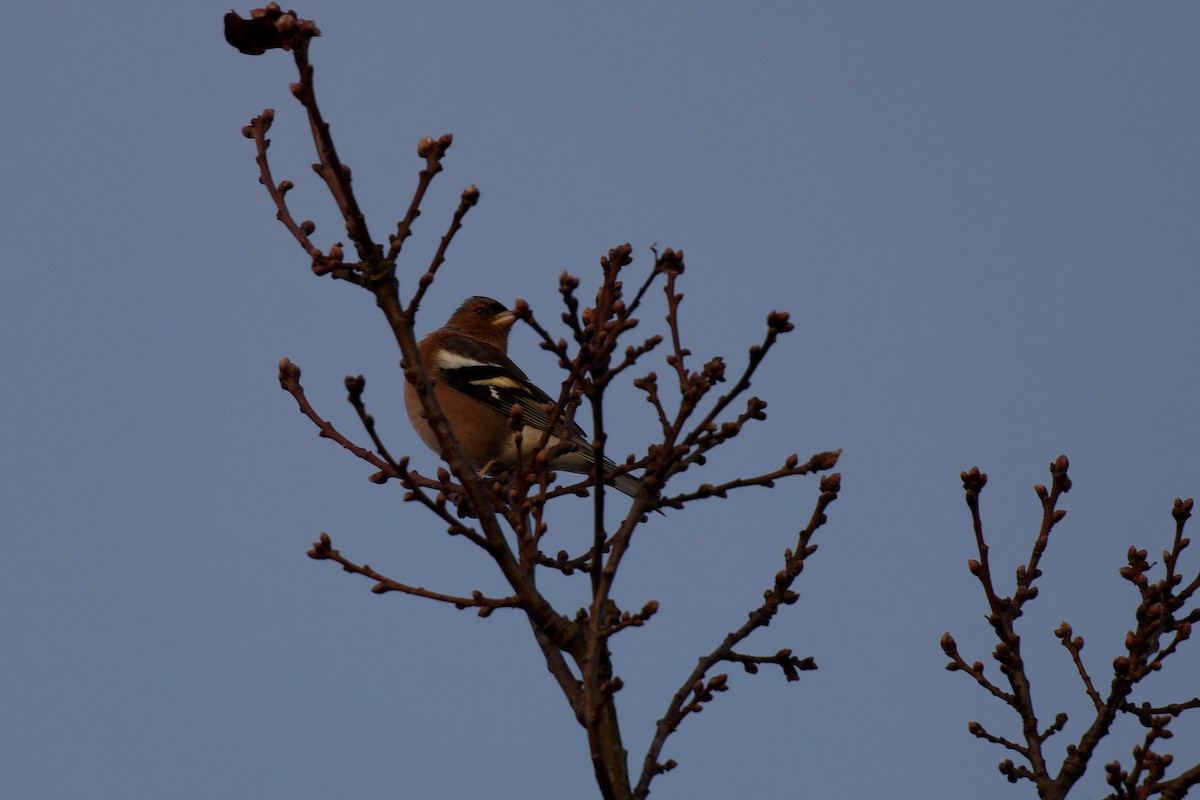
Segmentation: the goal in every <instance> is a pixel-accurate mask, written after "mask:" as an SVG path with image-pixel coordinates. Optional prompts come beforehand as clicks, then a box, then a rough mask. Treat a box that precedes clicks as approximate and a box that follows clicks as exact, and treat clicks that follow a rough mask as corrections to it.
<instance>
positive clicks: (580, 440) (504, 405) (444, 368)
mask: <svg viewBox="0 0 1200 800" xmlns="http://www.w3.org/2000/svg"><path fill="white" fill-rule="evenodd" d="M516 321H517V317H516V315H515V314H513V312H511V311H509V310H508V309H507V308H505V307H504V305H503V304H501V303H499V302H497V301H495V300H493V299H491V298H490V297H471V298H468V299H467V300H466V302H464V303H463V304H462V305H461V306H459V307H458V310H457V311H455V312H454V314H452V315H451V317H450V319H449V321H447V322H446V324H445V325H444V326H442V328H441V329H440V330H436V331H434V332H433V333H430V334H429V335H427V336H426V337H425V338H424V339H422V340H421V342H420V344H419V345H418V348H419V349H420V352H421V360H422V361H424V362H425V369H426V370H428V371H429V376H430V378H432V379H433V381H434V394H435V395H436V396H437V399H438V403H439V404H440V405H441V407H442V413H444V414H445V415H446V419H447V421H449V423H450V427H451V428H452V429H453V430H454V436H455V438H456V439H458V444H459V446H460V447H461V448H462V451H463V455H465V456H466V457H467V460H468V461H470V462H471V466H472V467H474V468H475V469H477V470H479V471H480V474H487V473H494V472H503V471H504V470H506V469H509V468H511V467H513V466H514V465H515V464H516V461H517V449H516V444H515V442H514V437H513V431H512V428H511V426H510V424H509V414H510V412H511V411H512V407H513V406H514V405H518V404H519V405H520V406H521V419H522V422H523V423H524V431H523V432H522V437H523V439H522V442H523V444H522V449H523V454H522V458H525V459H530V458H532V455H533V450H534V448H535V447H536V446H537V444H538V442H540V441H541V438H542V433H543V432H544V431H545V430H546V428H547V427H548V425H549V424H550V422H549V419H548V416H547V413H546V404H547V403H552V402H554V401H553V400H552V399H551V397H550V396H549V395H548V394H546V393H545V392H543V391H542V390H541V389H539V388H538V387H537V386H534V385H533V383H531V382H530V380H529V378H528V377H526V375H525V373H524V372H522V371H521V369H520V367H518V366H517V365H516V364H514V363H513V362H512V361H511V360H510V359H509V357H508V332H509V329H510V328H512V326H513V323H515V322H516ZM404 406H405V408H406V409H407V410H408V419H409V422H411V423H412V426H413V428H414V429H415V430H416V432H417V434H418V435H419V436H420V437H421V441H423V442H424V443H425V444H426V445H427V446H428V447H429V448H430V449H431V450H433V451H434V452H435V453H440V452H441V448H440V447H439V446H438V443H437V437H435V436H434V435H433V429H432V428H430V427H429V422H428V421H427V420H426V419H425V410H424V409H423V408H421V400H420V398H419V397H418V396H417V390H416V388H414V387H413V385H412V384H411V383H408V382H406V383H405V384H404ZM561 431H562V428H561V423H560V427H559V428H558V431H557V433H560V434H561ZM559 441H560V437H559V436H551V437H550V438H549V440H548V442H547V446H548V447H552V446H554V445H555V444H558V443H559ZM571 441H572V442H573V443H574V444H575V446H576V448H575V450H573V451H571V452H568V453H562V454H560V455H559V456H558V457H556V458H555V459H554V462H553V464H552V466H553V467H554V468H555V469H560V470H565V471H567V472H578V473H584V474H586V473H589V472H591V471H592V466H593V465H594V464H595V463H596V453H595V451H594V450H592V446H591V444H589V443H588V440H587V438H586V436H585V435H584V432H583V429H582V428H580V427H579V426H578V425H574V424H573V425H572V426H571ZM526 463H529V462H528V461H526ZM604 468H605V470H606V471H608V472H611V471H613V470H615V469H616V468H617V465H616V464H615V463H613V462H612V461H611V460H610V459H607V458H606V459H604ZM612 485H613V486H615V487H616V488H617V489H619V490H620V491H622V492H624V493H625V494H627V495H629V496H630V497H633V496H635V495H637V493H638V490H639V489H641V488H642V483H641V481H639V480H638V479H637V478H635V477H633V476H632V475H628V474H622V475H618V476H616V477H615V478H613V479H612Z"/></svg>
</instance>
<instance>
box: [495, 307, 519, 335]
mask: <svg viewBox="0 0 1200 800" xmlns="http://www.w3.org/2000/svg"><path fill="white" fill-rule="evenodd" d="M516 321H517V315H516V314H514V313H513V312H511V311H501V312H500V313H499V314H497V315H496V316H494V317H492V326H493V327H495V328H496V329H497V330H502V331H506V330H508V329H509V328H511V327H512V326H513V324H514V323H516Z"/></svg>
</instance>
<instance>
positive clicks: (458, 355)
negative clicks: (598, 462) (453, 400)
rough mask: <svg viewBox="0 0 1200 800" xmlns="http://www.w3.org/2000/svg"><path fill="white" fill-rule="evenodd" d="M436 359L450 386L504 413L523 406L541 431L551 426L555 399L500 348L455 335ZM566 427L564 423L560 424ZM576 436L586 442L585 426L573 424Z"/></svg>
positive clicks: (525, 418)
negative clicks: (550, 412) (548, 406)
mask: <svg viewBox="0 0 1200 800" xmlns="http://www.w3.org/2000/svg"><path fill="white" fill-rule="evenodd" d="M444 344H445V346H444V347H443V349H442V350H441V352H440V353H439V355H438V357H437V358H436V360H435V363H434V364H433V365H432V366H434V367H435V368H436V369H437V370H438V372H439V374H440V375H441V378H442V381H443V382H444V383H445V385H446V386H449V387H451V388H453V389H456V390H458V391H460V392H462V393H463V394H466V395H470V396H471V397H473V398H475V399H476V400H478V401H480V402H481V403H483V404H485V405H487V406H489V407H491V408H493V409H495V410H496V411H498V412H500V413H501V414H503V415H504V416H506V417H507V416H508V415H509V414H510V413H512V408H513V406H514V405H519V406H521V419H522V421H523V422H524V423H525V425H528V426H530V427H533V428H537V429H538V430H542V431H544V430H546V429H547V428H548V427H549V426H550V418H549V416H548V415H547V414H546V404H547V403H553V402H555V401H554V399H553V398H551V397H550V395H548V394H546V393H545V392H544V391H542V390H541V389H539V388H538V387H537V386H535V385H534V384H533V382H532V381H530V380H529V378H528V377H527V376H526V375H525V373H524V372H522V371H521V368H520V367H518V366H517V365H516V364H514V363H513V362H512V360H511V359H510V358H508V356H506V355H504V354H503V353H502V352H500V351H499V350H498V349H497V348H495V347H492V346H490V345H488V344H486V343H484V342H480V341H479V340H477V339H472V338H470V337H468V336H454V337H450V338H448V339H447V340H446V341H445V343H444ZM557 427H558V429H559V430H561V429H562V423H561V422H560V423H559V425H558V426H557ZM571 428H572V430H571V433H572V438H574V439H577V440H579V441H580V442H581V443H586V442H587V439H586V437H585V434H584V432H583V429H582V428H580V427H579V426H578V425H575V424H572V426H571Z"/></svg>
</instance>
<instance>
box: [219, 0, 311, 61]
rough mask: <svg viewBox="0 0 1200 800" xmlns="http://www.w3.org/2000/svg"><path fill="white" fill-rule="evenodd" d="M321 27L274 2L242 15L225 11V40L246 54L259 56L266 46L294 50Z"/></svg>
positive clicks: (272, 48)
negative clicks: (246, 15) (246, 17)
mask: <svg viewBox="0 0 1200 800" xmlns="http://www.w3.org/2000/svg"><path fill="white" fill-rule="evenodd" d="M320 35H321V31H320V30H318V29H317V26H316V25H315V24H314V23H313V21H312V20H308V19H300V18H299V17H297V16H296V12H295V11H284V10H283V9H281V8H280V7H279V4H278V3H269V4H267V6H266V8H255V9H251V11H250V19H242V17H241V16H239V15H238V13H237V12H236V11H230V12H229V13H228V14H226V15H225V41H227V42H229V43H230V44H231V45H233V46H234V47H236V48H237V49H238V50H239V51H240V52H242V53H245V54H246V55H248V56H261V55H262V54H263V53H265V52H267V51H268V50H277V49H282V50H294V49H296V48H297V47H298V46H300V45H301V44H303V43H304V42H307V41H308V40H309V39H311V38H312V37H314V36H320Z"/></svg>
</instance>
